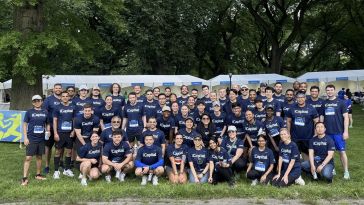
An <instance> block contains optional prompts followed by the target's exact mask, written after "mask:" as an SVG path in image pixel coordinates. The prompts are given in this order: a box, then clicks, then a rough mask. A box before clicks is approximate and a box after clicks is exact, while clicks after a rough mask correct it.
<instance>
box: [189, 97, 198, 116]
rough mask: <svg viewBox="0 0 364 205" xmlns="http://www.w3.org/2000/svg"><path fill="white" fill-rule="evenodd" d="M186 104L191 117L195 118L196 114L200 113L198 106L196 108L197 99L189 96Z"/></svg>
mask: <svg viewBox="0 0 364 205" xmlns="http://www.w3.org/2000/svg"><path fill="white" fill-rule="evenodd" d="M186 104H187V107H188V109H189V115H190V116H194V115H195V113H197V112H198V110H197V106H196V99H195V98H194V97H193V96H188V97H187V103H186Z"/></svg>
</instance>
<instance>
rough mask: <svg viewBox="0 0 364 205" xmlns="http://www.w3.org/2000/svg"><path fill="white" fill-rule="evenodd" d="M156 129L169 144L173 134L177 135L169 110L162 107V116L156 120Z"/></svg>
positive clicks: (166, 107)
mask: <svg viewBox="0 0 364 205" xmlns="http://www.w3.org/2000/svg"><path fill="white" fill-rule="evenodd" d="M157 128H158V129H160V130H161V131H162V132H163V133H164V136H165V138H166V140H168V142H169V143H172V141H173V136H174V133H177V127H176V123H175V121H174V117H172V116H171V108H170V107H168V106H164V107H163V108H162V116H159V117H158V118H157Z"/></svg>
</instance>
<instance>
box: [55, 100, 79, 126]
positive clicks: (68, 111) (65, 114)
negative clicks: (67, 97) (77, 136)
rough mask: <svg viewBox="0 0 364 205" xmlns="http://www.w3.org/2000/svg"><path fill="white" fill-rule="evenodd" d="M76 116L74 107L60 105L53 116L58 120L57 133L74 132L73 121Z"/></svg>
mask: <svg viewBox="0 0 364 205" xmlns="http://www.w3.org/2000/svg"><path fill="white" fill-rule="evenodd" d="M75 115H76V110H75V107H74V105H71V104H69V105H68V106H66V105H64V104H62V103H61V104H60V105H58V106H57V107H56V109H55V110H54V113H53V116H54V117H55V118H57V131H58V132H72V131H73V119H74V117H75Z"/></svg>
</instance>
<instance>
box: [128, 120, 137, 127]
mask: <svg viewBox="0 0 364 205" xmlns="http://www.w3.org/2000/svg"><path fill="white" fill-rule="evenodd" d="M129 127H139V122H138V120H130V122H129Z"/></svg>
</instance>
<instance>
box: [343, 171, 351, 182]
mask: <svg viewBox="0 0 364 205" xmlns="http://www.w3.org/2000/svg"><path fill="white" fill-rule="evenodd" d="M344 179H345V180H349V179H350V174H349V171H346V172H344Z"/></svg>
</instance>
